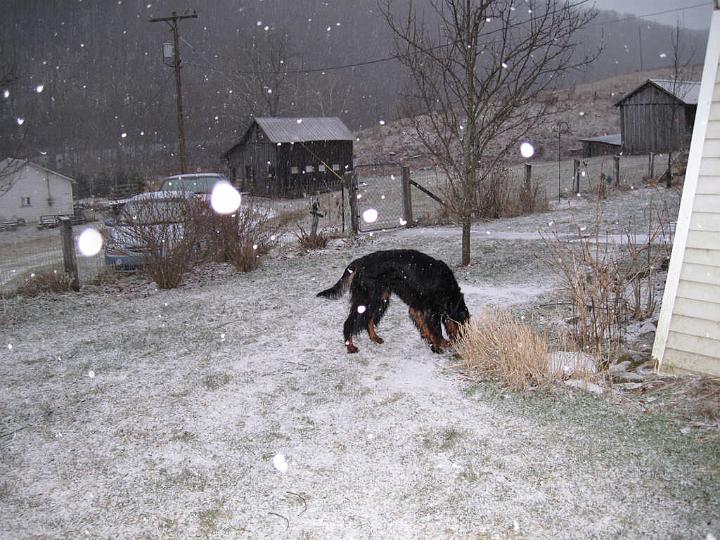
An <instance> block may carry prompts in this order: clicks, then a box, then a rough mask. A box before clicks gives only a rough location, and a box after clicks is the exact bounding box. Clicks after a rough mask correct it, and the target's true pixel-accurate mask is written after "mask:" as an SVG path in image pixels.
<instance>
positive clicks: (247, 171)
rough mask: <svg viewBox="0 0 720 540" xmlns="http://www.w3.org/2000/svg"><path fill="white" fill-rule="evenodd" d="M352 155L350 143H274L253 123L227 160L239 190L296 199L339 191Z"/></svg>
mask: <svg viewBox="0 0 720 540" xmlns="http://www.w3.org/2000/svg"><path fill="white" fill-rule="evenodd" d="M352 153H353V143H352V141H307V142H296V143H282V144H277V143H274V142H271V141H269V140H268V138H267V136H266V135H265V133H263V131H262V129H261V128H260V127H259V126H258V125H257V124H254V125H253V126H252V128H251V129H250V130H249V131H248V133H247V134H246V137H245V139H244V140H243V141H242V142H241V144H239V145H238V146H237V147H236V148H235V149H233V150H232V152H230V154H229V155H228V156H227V159H228V168H229V170H230V177H231V178H232V179H233V181H234V182H235V183H236V184H237V185H238V187H239V188H240V190H241V191H246V192H250V193H252V194H254V195H260V196H268V197H284V196H288V197H299V196H304V195H306V194H309V193H317V192H323V191H330V190H335V189H340V185H341V182H342V180H341V178H342V175H343V172H345V171H347V170H351V169H352V166H353V155H352ZM333 166H335V168H336V169H337V170H335V171H334V172H333V171H332V169H333ZM323 169H324V170H323Z"/></svg>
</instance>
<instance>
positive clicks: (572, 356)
mask: <svg viewBox="0 0 720 540" xmlns="http://www.w3.org/2000/svg"><path fill="white" fill-rule="evenodd" d="M548 368H549V370H550V372H551V373H553V374H555V375H562V376H565V377H570V376H571V375H572V374H573V373H576V372H580V373H595V372H597V368H596V367H595V359H594V358H593V357H592V356H590V355H589V354H587V353H584V352H572V351H555V352H553V353H550V355H549V356H548Z"/></svg>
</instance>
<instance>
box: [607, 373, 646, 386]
mask: <svg viewBox="0 0 720 540" xmlns="http://www.w3.org/2000/svg"><path fill="white" fill-rule="evenodd" d="M610 377H611V378H612V380H613V382H620V383H624V382H642V381H644V380H645V377H644V376H643V375H640V374H639V373H633V372H632V371H614V372H612V373H610Z"/></svg>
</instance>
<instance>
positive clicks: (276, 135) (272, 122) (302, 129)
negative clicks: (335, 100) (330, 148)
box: [255, 116, 353, 143]
mask: <svg viewBox="0 0 720 540" xmlns="http://www.w3.org/2000/svg"><path fill="white" fill-rule="evenodd" d="M255 121H256V122H257V123H258V125H259V126H260V128H261V129H262V130H263V131H264V132H265V134H266V135H267V137H268V139H270V140H271V141H272V142H274V143H290V142H298V141H303V142H307V141H352V140H353V135H352V133H350V130H349V129H348V128H347V127H346V126H345V124H343V123H342V120H340V119H339V118H337V117H335V116H333V117H315V118H298V117H294V118H270V117H264V118H255Z"/></svg>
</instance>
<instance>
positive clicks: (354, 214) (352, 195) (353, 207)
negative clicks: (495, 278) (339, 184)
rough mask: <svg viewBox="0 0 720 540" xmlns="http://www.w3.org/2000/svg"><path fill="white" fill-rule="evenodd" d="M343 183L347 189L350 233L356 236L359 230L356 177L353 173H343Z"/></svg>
mask: <svg viewBox="0 0 720 540" xmlns="http://www.w3.org/2000/svg"><path fill="white" fill-rule="evenodd" d="M345 183H346V184H347V188H348V198H349V201H348V202H349V203H350V232H351V233H352V234H357V233H358V230H359V219H358V218H359V217H360V216H359V215H358V199H357V196H358V186H357V175H356V174H355V171H352V172H346V173H345Z"/></svg>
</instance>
